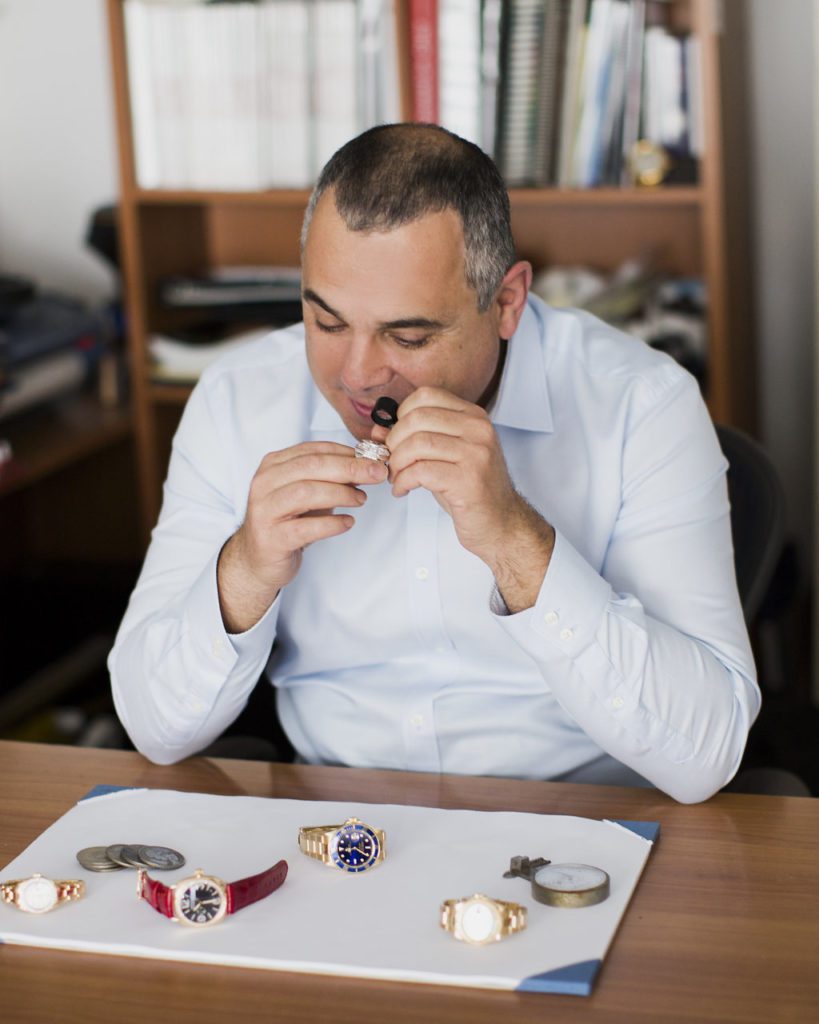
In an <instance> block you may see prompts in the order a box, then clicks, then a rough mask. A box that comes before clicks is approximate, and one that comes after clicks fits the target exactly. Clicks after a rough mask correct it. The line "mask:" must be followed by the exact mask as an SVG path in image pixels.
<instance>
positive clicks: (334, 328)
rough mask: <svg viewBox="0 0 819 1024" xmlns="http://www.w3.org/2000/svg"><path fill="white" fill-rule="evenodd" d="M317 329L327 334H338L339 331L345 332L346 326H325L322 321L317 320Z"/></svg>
mask: <svg viewBox="0 0 819 1024" xmlns="http://www.w3.org/2000/svg"><path fill="white" fill-rule="evenodd" d="M316 327H318V329H319V330H320V331H325V332H326V333H327V334H337V333H338V332H339V331H343V330H344V324H325V323H322V321H321V320H316Z"/></svg>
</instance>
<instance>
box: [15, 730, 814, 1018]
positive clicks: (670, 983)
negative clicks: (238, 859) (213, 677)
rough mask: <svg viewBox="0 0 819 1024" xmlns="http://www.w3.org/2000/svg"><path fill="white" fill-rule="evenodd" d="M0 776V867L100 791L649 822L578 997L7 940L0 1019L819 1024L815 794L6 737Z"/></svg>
mask: <svg viewBox="0 0 819 1024" xmlns="http://www.w3.org/2000/svg"><path fill="white" fill-rule="evenodd" d="M0 779H2V795H0V864H2V865H6V864H7V863H8V862H9V861H10V860H11V859H12V858H13V857H15V856H17V854H19V853H20V852H21V851H22V850H23V849H24V848H25V847H26V846H28V844H29V843H31V842H32V841H33V840H34V839H35V838H36V837H37V836H38V835H39V834H40V833H41V832H42V831H43V830H44V829H45V828H46V827H47V826H48V825H50V824H51V823H52V822H53V821H54V820H55V819H56V818H58V817H59V816H60V815H62V814H64V813H65V812H66V811H67V810H68V809H69V808H70V807H72V806H73V805H74V803H75V802H76V801H77V800H78V799H79V798H80V797H81V796H83V795H84V794H85V793H87V792H88V790H90V789H91V788H92V787H93V786H94V785H96V784H97V783H111V784H116V785H127V786H147V787H153V788H161V789H180V790H187V791H194V792H203V793H217V794H226V795H231V794H236V795H242V796H265V797H290V798H294V799H301V800H346V799H349V800H360V801H367V802H371V803H399V804H417V805H424V806H431V807H470V808H475V809H478V810H493V809H498V808H503V809H504V810H515V811H529V812H539V813H544V814H577V815H581V816H587V817H592V818H600V817H604V816H605V817H613V818H630V819H643V820H652V821H659V822H660V823H661V826H662V831H661V835H660V840H659V842H658V844H657V848H656V849H655V851H654V853H653V854H652V856H651V858H650V859H649V862H648V864H647V866H646V869H645V872H644V873H643V876H642V879H641V881H640V883H639V885H638V887H637V891H636V892H635V895H634V897H633V899H632V902H631V905H630V907H629V909H628V911H627V912H626V915H625V918H624V920H623V923H622V926H621V928H620V930H619V932H618V934H617V936H616V937H615V940H614V944H613V946H612V948H611V949H610V951H609V954H608V956H607V957H606V960H605V963H604V965H603V969H602V971H601V973H600V976H599V978H598V981H597V985H596V988H595V991H594V993H593V995H592V996H591V997H589V998H582V997H576V996H557V995H534V994H523V993H505V992H504V993H499V992H492V991H477V990H462V989H459V988H454V987H453V988H445V987H438V986H426V985H411V984H400V983H384V982H375V981H359V980H354V979H339V978H331V977H324V976H321V975H304V974H285V973H281V972H276V971H261V970H245V969H238V968H228V967H224V968H219V967H210V966H201V965H194V964H190V965H188V964H179V963H160V962H158V961H153V960H140V959H130V958H125V957H116V956H100V955H91V954H83V953H69V952H51V951H48V950H43V949H33V948H25V947H21V946H3V947H0V1019H2V1020H3V1021H4V1024H17V1022H18V1021H19V1022H22V1021H25V1022H27V1024H28V1022H40V1021H42V1022H48V1024H52V1022H59V1024H67V1022H77V1024H89V1022H97V1021H99V1022H105V1024H109V1022H116V1024H121V1022H128V1021H139V1022H141V1024H147V1022H152V1021H155V1020H158V1019H161V1020H163V1021H167V1022H170V1024H188V1022H190V1024H204V1022H207V1021H211V1020H214V1021H215V1020H220V1021H241V1024H251V1022H256V1021H260V1022H261V1021H265V1022H269V1021H274V1020H275V1021H287V1022H289V1021H304V1022H310V1024H318V1022H327V1024H330V1022H332V1024H346V1022H353V1021H355V1022H356V1024H364V1022H367V1024H370V1022H372V1024H401V1022H406V1021H424V1022H425V1024H438V1022H447V1024H450V1022H451V1024H455V1022H464V1024H465V1022H469V1024H484V1022H485V1024H497V1022H498V1021H503V1022H504V1024H506V1022H508V1024H517V1022H524V1021H526V1022H529V1021H550V1022H555V1021H558V1022H563V1021H567V1022H572V1021H593V1022H612V1021H619V1022H629V1024H640V1022H644V1024H649V1022H650V1024H657V1022H671V1021H679V1022H682V1021H688V1022H697V1024H700V1022H705V1021H720V1022H723V1021H731V1022H736V1024H750V1022H759V1024H773V1022H779V1021H783V1022H784V1021H788V1022H794V1024H796V1022H798V1024H805V1022H812V1021H815V1020H819V800H813V799H808V798H796V797H756V796H737V795H731V796H728V795H721V796H718V797H715V798H714V799H713V800H710V801H709V802H708V803H706V804H700V805H696V806H692V807H685V806H681V805H679V804H676V803H674V801H672V800H671V799H670V798H668V797H665V796H662V795H661V794H659V793H657V792H656V791H653V790H631V789H617V788H613V787H603V786H582V785H566V784H557V783H537V782H522V783H521V782H510V781H506V780H499V779H481V778H461V777H457V776H437V775H421V774H405V773H401V772H383V771H358V770H349V769H334V768H312V767H305V766H295V765H276V764H263V763H260V762H249V761H226V760H213V759H206V758H195V759H191V760H189V761H186V762H184V763H183V764H180V765H174V766H171V767H158V766H156V765H152V764H149V763H148V762H147V761H146V760H145V759H144V758H142V757H141V756H139V755H138V754H130V753H124V752H121V751H101V750H79V749H75V748H68V747H49V746H41V745H35V744H24V743H11V742H0ZM2 877H3V872H2V869H0V878H2ZM2 909H3V908H0V910H2Z"/></svg>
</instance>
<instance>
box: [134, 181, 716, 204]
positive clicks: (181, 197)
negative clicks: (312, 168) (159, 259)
mask: <svg viewBox="0 0 819 1024" xmlns="http://www.w3.org/2000/svg"><path fill="white" fill-rule="evenodd" d="M509 196H510V199H511V202H512V204H513V205H518V204H519V205H526V204H532V203H537V204H538V205H558V206H562V205H567V204H572V205H576V206H610V205H612V204H617V205H618V206H630V205H633V206H644V205H645V206H676V205H682V206H696V205H697V204H698V203H701V202H702V200H703V190H702V189H701V188H700V187H699V186H696V185H690V186H689V185H669V186H662V187H658V188H589V189H579V188H513V189H510V190H509ZM309 198H310V193H309V191H308V190H306V189H272V190H270V191H265V192H196V191H167V192H163V191H159V190H153V189H138V190H136V191H135V192H134V201H135V202H136V203H139V204H140V205H141V206H210V205H215V206H256V207H259V206H261V207H297V208H298V209H300V210H303V209H304V207H305V206H306V205H307V200H308V199H309Z"/></svg>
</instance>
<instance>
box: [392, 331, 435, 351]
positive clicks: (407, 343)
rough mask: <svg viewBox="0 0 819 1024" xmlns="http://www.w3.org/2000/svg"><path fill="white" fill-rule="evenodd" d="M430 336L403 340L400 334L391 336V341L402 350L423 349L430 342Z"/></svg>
mask: <svg viewBox="0 0 819 1024" xmlns="http://www.w3.org/2000/svg"><path fill="white" fill-rule="evenodd" d="M431 337H432V335H429V334H427V335H425V336H424V337H422V338H404V337H402V336H401V335H400V334H393V335H392V340H393V341H394V342H396V343H397V344H398V345H400V346H401V347H402V348H423V347H424V345H426V344H427V342H429V341H430V339H431Z"/></svg>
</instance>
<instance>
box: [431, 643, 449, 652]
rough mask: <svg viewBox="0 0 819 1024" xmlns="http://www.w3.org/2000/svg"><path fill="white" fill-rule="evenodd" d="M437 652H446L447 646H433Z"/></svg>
mask: <svg viewBox="0 0 819 1024" xmlns="http://www.w3.org/2000/svg"><path fill="white" fill-rule="evenodd" d="M433 650H434V651H435V653H436V654H446V650H447V649H446V646H445V645H444V644H436V645H435V647H434V648H433Z"/></svg>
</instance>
